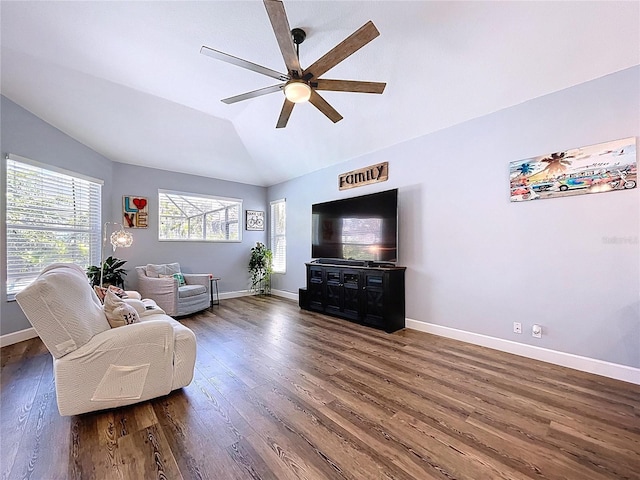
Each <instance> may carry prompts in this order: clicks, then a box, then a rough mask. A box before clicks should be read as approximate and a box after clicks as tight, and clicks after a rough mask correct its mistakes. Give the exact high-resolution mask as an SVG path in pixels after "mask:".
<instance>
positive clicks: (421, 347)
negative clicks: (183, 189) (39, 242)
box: [0, 297, 640, 480]
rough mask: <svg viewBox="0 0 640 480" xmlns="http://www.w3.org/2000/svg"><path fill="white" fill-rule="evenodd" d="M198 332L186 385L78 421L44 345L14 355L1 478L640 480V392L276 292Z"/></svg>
mask: <svg viewBox="0 0 640 480" xmlns="http://www.w3.org/2000/svg"><path fill="white" fill-rule="evenodd" d="M183 323H184V324H185V325H187V326H188V327H190V328H191V329H193V330H194V332H195V333H196V335H197V338H198V358H197V362H196V371H195V377H194V380H193V382H192V383H191V384H190V385H189V386H188V387H186V388H184V389H181V390H178V391H176V392H173V393H172V394H170V395H168V396H166V397H162V398H158V399H155V400H153V401H149V402H144V403H141V404H138V405H134V406H130V407H124V408H120V409H115V410H111V411H104V412H99V413H92V414H85V415H80V416H75V417H61V416H60V415H59V414H58V411H57V406H56V400H55V390H54V383H53V376H52V360H51V356H50V355H49V353H48V352H47V351H46V349H45V348H44V346H43V345H42V343H41V342H40V341H39V340H38V339H33V340H29V341H26V342H22V343H19V344H16V345H12V346H9V347H5V348H3V349H2V352H1V353H2V354H1V374H2V375H1V385H2V391H1V419H0V421H1V427H2V430H1V432H0V433H1V435H2V438H1V448H2V456H1V460H2V464H1V471H2V478H3V479H22V478H32V479H37V480H48V479H67V478H68V479H136V480H138V479H169V480H174V479H219V480H233V479H277V480H286V479H310V480H316V479H366V480H371V479H420V480H422V479H447V480H451V479H575V480H588V479H594V480H602V479H640V386H637V385H632V384H628V383H624V382H618V381H615V380H611V379H607V378H603V377H598V376H595V375H589V374H585V373H581V372H577V371H573V370H569V369H565V368H561V367H557V366H553V365H549V364H545V363H541V362H536V361H533V360H529V359H525V358H522V357H518V356H514V355H509V354H506V353H501V352H497V351H493V350H489V349H485V348H482V347H478V346H474V345H469V344H465V343H461V342H456V341H453V340H448V339H444V338H440V337H436V336H432V335H428V334H425V333H421V332H416V331H411V330H402V331H400V332H397V333H395V334H386V333H384V332H379V331H377V330H372V329H369V328H366V327H361V326H358V325H354V324H352V323H349V322H347V321H343V320H339V319H334V318H331V317H325V316H322V315H318V314H313V313H309V312H303V311H300V310H299V308H298V306H297V305H296V304H295V303H293V302H291V301H288V300H282V299H279V298H275V297H244V298H239V299H231V300H224V301H222V302H221V304H220V306H219V307H214V308H213V310H212V311H211V312H203V313H202V314H198V315H196V316H193V317H191V318H188V319H184V320H183ZM125 328H126V327H125Z"/></svg>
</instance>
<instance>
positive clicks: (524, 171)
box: [518, 163, 533, 177]
mask: <svg viewBox="0 0 640 480" xmlns="http://www.w3.org/2000/svg"><path fill="white" fill-rule="evenodd" d="M518 171H519V172H520V175H521V176H522V177H526V176H527V175H530V174H531V173H532V172H533V167H531V164H530V163H523V164H522V165H520V168H518Z"/></svg>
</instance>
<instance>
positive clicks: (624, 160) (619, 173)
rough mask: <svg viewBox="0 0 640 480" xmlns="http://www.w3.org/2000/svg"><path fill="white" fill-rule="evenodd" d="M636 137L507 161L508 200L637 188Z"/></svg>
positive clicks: (520, 200) (518, 200)
mask: <svg viewBox="0 0 640 480" xmlns="http://www.w3.org/2000/svg"><path fill="white" fill-rule="evenodd" d="M637 168H638V163H637V153H636V138H635V137H631V138H624V139H621V140H614V141H611V142H606V143H599V144H597V145H590V146H587V147H580V148H574V149H570V150H565V151H561V152H554V153H549V154H546V155H540V156H538V157H532V158H527V159H524V160H518V161H515V162H511V163H510V164H509V180H510V187H511V201H512V202H523V201H529V200H540V199H544V198H557V197H566V196H573V195H581V194H587V193H603V192H613V191H619V190H628V189H631V188H636V183H637Z"/></svg>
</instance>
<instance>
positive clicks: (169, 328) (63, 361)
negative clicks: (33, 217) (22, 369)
mask: <svg viewBox="0 0 640 480" xmlns="http://www.w3.org/2000/svg"><path fill="white" fill-rule="evenodd" d="M16 300H17V301H18V304H19V305H20V307H21V308H22V310H23V311H24V313H25V315H26V316H27V318H28V319H29V321H30V322H31V324H32V325H33V328H34V329H35V331H36V332H37V333H38V335H39V336H40V338H41V339H42V341H43V342H44V344H45V345H46V347H47V348H48V350H49V352H50V353H51V355H52V356H53V368H54V375H55V385H56V396H57V401H58V410H59V411H60V414H61V415H77V414H81V413H85V412H91V411H95V410H102V409H106V408H114V407H120V406H123V405H130V404H132V403H137V402H141V401H144V400H148V399H151V398H155V397H159V396H162V395H166V394H168V393H169V392H171V391H172V390H175V389H178V388H181V387H185V386H187V385H189V383H191V380H192V378H193V370H194V365H195V358H196V338H195V335H194V333H193V332H192V331H191V330H190V329H188V328H187V327H185V326H184V325H182V324H181V323H179V322H177V321H176V320H174V319H173V318H171V317H169V316H168V315H166V314H165V313H164V312H163V311H162V309H160V308H158V307H157V305H155V303H154V302H153V301H149V300H139V299H127V300H125V302H126V303H127V305H130V306H132V307H133V308H134V309H135V311H136V312H137V314H138V315H134V316H135V317H136V320H139V321H137V323H132V324H130V325H124V326H120V327H117V328H111V326H110V324H109V321H108V320H107V317H106V314H105V311H104V309H103V306H102V304H101V303H100V300H99V299H98V297H97V296H96V294H95V292H94V291H93V289H92V288H91V286H90V285H89V281H88V279H87V276H86V275H85V273H84V271H83V270H82V268H80V267H78V266H77V265H73V264H53V265H50V266H49V267H47V268H45V269H44V270H43V271H42V272H41V273H40V275H39V276H38V278H37V279H36V280H34V281H33V282H32V283H31V284H30V285H29V286H27V287H26V288H25V289H24V290H22V291H21V292H20V293H18V294H17V295H16ZM127 308H128V307H127ZM129 311H130V309H129ZM132 313H133V312H132Z"/></svg>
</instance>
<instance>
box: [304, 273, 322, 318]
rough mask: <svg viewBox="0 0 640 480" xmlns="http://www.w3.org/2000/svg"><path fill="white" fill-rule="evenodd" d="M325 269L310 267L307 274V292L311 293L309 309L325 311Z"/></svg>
mask: <svg viewBox="0 0 640 480" xmlns="http://www.w3.org/2000/svg"><path fill="white" fill-rule="evenodd" d="M323 273H324V269H322V268H316V267H309V270H308V272H307V280H308V284H307V291H308V292H309V309H310V310H317V311H319V312H322V311H324V275H323Z"/></svg>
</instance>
